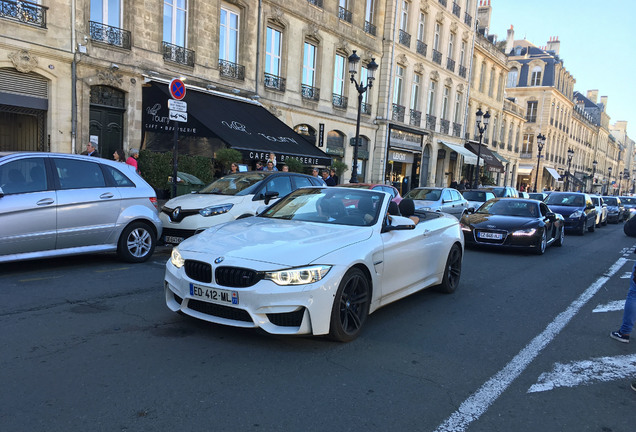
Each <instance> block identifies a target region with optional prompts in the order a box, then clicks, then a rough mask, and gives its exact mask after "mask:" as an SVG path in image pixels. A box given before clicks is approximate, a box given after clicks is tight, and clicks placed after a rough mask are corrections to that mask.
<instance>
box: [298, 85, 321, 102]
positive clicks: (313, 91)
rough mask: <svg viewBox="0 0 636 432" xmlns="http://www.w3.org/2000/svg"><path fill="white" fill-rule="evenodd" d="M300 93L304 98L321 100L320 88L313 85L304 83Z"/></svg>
mask: <svg viewBox="0 0 636 432" xmlns="http://www.w3.org/2000/svg"><path fill="white" fill-rule="evenodd" d="M300 93H301V95H302V97H303V99H309V100H313V101H317V100H320V89H319V88H316V87H312V86H310V85H306V84H302V86H301V88H300Z"/></svg>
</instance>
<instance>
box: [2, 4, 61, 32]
mask: <svg viewBox="0 0 636 432" xmlns="http://www.w3.org/2000/svg"><path fill="white" fill-rule="evenodd" d="M48 9H49V8H48V7H46V6H41V5H39V4H36V3H31V2H28V1H10V0H0V17H1V18H6V19H9V20H11V21H17V22H20V23H23V24H29V25H32V26H35V27H41V28H46V11H47V10H48Z"/></svg>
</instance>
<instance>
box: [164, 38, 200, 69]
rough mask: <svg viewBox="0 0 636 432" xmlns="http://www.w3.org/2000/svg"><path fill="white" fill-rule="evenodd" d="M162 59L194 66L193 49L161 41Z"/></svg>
mask: <svg viewBox="0 0 636 432" xmlns="http://www.w3.org/2000/svg"><path fill="white" fill-rule="evenodd" d="M163 59H164V60H167V61H170V62H174V63H179V64H182V65H186V66H190V67H194V51H192V50H189V49H187V48H184V47H182V46H179V45H173V44H171V43H168V42H163Z"/></svg>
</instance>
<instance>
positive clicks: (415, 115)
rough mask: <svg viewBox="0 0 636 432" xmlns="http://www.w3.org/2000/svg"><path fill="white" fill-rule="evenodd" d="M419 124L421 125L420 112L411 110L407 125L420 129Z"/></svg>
mask: <svg viewBox="0 0 636 432" xmlns="http://www.w3.org/2000/svg"><path fill="white" fill-rule="evenodd" d="M420 123H422V112H421V111H417V110H414V109H412V110H411V117H410V119H409V124H410V125H411V126H417V127H420Z"/></svg>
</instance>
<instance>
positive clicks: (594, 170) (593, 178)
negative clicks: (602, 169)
mask: <svg viewBox="0 0 636 432" xmlns="http://www.w3.org/2000/svg"><path fill="white" fill-rule="evenodd" d="M596 165H598V162H597V161H596V159H594V160H593V161H592V191H591V192H592V193H594V183H596Z"/></svg>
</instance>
